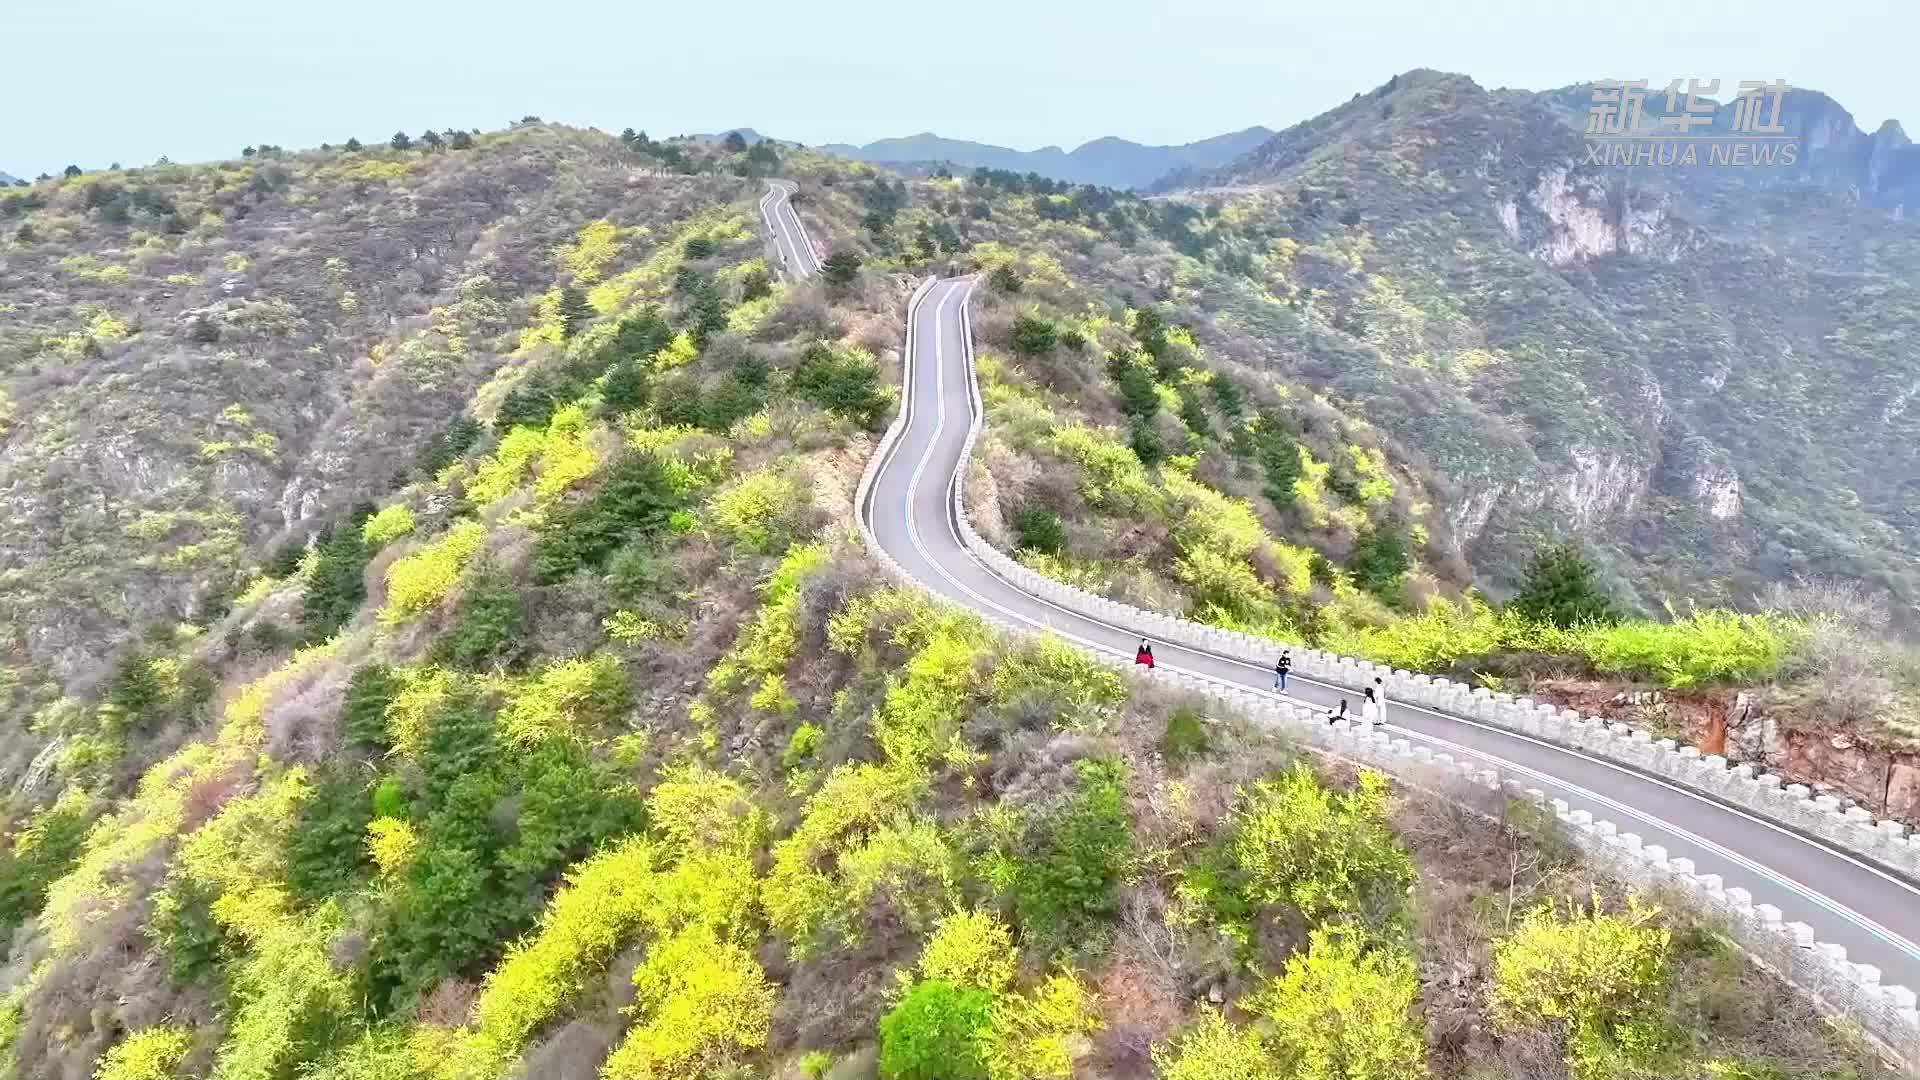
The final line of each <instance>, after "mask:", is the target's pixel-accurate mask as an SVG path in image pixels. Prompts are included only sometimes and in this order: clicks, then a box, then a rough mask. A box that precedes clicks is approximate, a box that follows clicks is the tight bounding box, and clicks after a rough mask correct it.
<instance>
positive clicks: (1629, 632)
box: [1578, 609, 1799, 689]
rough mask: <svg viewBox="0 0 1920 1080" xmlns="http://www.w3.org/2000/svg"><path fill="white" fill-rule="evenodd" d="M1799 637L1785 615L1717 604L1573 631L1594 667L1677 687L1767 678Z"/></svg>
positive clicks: (1602, 670)
mask: <svg viewBox="0 0 1920 1080" xmlns="http://www.w3.org/2000/svg"><path fill="white" fill-rule="evenodd" d="M1798 640H1799V629H1798V627H1796V626H1795V625H1794V624H1792V623H1790V622H1788V621H1787V620H1785V619H1781V618H1778V617H1776V616H1772V615H1746V614H1741V613H1739V612H1733V611H1722V610H1717V609H1714V610H1706V611H1698V612H1695V613H1694V614H1692V615H1689V616H1687V617H1686V618H1684V619H1676V620H1674V621H1673V622H1668V623H1661V622H1651V621H1635V622H1626V623H1618V624H1615V625H1612V626H1607V625H1594V626H1588V627H1585V628H1583V629H1582V630H1580V631H1579V633H1578V643H1579V648H1580V651H1581V652H1582V653H1584V654H1585V656H1586V658H1587V662H1588V663H1590V664H1592V665H1593V667H1594V669H1595V670H1597V671H1601V672H1605V673H1607V674H1610V675H1624V676H1626V677H1628V678H1634V679H1653V680H1657V681H1659V682H1660V683H1662V684H1664V685H1666V686H1669V687H1673V688H1676V689H1685V688H1688V687H1694V686H1710V685H1713V684H1716V683H1727V682H1741V683H1747V682H1758V681H1760V680H1764V679H1767V678H1770V677H1772V676H1773V675H1775V674H1776V673H1778V672H1779V671H1780V668H1781V665H1783V664H1785V663H1786V660H1787V657H1788V656H1789V655H1790V654H1791V653H1792V651H1793V647H1794V644H1795V643H1796V641H1798Z"/></svg>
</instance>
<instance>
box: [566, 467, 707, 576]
mask: <svg viewBox="0 0 1920 1080" xmlns="http://www.w3.org/2000/svg"><path fill="white" fill-rule="evenodd" d="M682 505H684V500H683V499H682V498H681V496H680V495H679V494H678V493H677V492H676V491H675V490H674V486H673V482H672V479H671V478H670V477H669V476H668V474H667V470H666V469H665V467H664V466H663V465H662V464H661V462H660V459H659V458H657V457H655V456H654V455H653V454H650V453H646V452H644V451H633V452H629V453H628V454H627V455H626V456H624V457H622V458H621V459H620V460H619V461H618V462H617V463H616V464H615V465H614V466H613V468H612V469H610V470H609V472H608V476H607V479H606V482H605V483H603V484H601V485H600V488H599V489H598V490H597V491H595V492H594V493H593V494H591V495H589V496H587V497H586V498H584V499H581V500H579V501H578V502H574V503H572V504H570V505H567V506H564V507H561V508H559V509H557V510H555V511H554V512H553V513H552V514H551V515H550V516H549V518H548V521H547V524H546V526H545V527H543V528H542V529H541V532H540V538H539V541H538V542H537V543H536V544H535V546H534V552H533V556H534V566H535V568H536V570H537V572H538V574H539V576H540V579H541V580H542V581H546V582H554V581H559V580H561V579H563V578H566V577H568V576H570V575H572V574H574V573H575V572H577V571H579V570H581V569H584V568H588V567H597V566H599V565H600V564H601V563H602V562H604V561H606V558H607V556H608V555H611V554H612V553H613V552H614V550H615V549H617V548H618V547H620V545H622V544H624V543H627V542H628V541H630V540H636V539H643V538H646V537H649V536H655V535H658V534H660V533H662V532H665V531H666V529H667V526H668V523H669V519H670V518H671V516H672V514H673V512H674V511H675V510H678V509H680V508H681V506H682Z"/></svg>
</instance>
